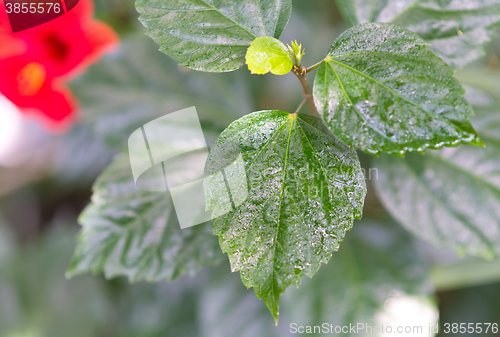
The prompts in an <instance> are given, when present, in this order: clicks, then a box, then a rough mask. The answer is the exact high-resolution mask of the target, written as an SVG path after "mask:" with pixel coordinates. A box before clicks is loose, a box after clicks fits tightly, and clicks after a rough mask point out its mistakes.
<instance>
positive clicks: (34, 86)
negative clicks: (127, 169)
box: [0, 0, 118, 129]
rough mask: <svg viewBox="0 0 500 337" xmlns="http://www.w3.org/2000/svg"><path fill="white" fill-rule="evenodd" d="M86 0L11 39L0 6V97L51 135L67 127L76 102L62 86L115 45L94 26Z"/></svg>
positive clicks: (98, 24)
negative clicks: (37, 120) (44, 126)
mask: <svg viewBox="0 0 500 337" xmlns="http://www.w3.org/2000/svg"><path fill="white" fill-rule="evenodd" d="M92 15H93V4H92V1H91V0H80V1H79V3H78V5H76V7H75V8H73V9H72V10H70V11H69V12H67V13H66V14H65V15H63V16H60V17H59V18H57V19H54V20H52V21H50V22H47V23H45V24H43V25H40V26H37V27H34V28H31V29H28V30H25V31H22V32H18V33H11V30H10V26H9V21H8V17H7V14H6V11H5V9H4V3H3V0H0V93H1V94H3V95H4V96H5V97H6V98H7V99H8V100H10V101H11V102H13V103H14V104H15V105H17V106H18V107H19V108H21V109H22V111H24V112H25V113H32V114H35V115H36V116H38V117H42V121H43V122H45V124H48V125H49V126H50V127H51V128H52V129H61V128H63V127H65V126H68V125H69V124H70V123H71V122H72V121H73V120H74V118H75V116H74V115H75V113H74V112H75V110H76V105H77V104H76V102H75V99H74V97H73V96H72V94H71V92H70V90H69V89H68V88H67V87H66V86H65V85H64V81H66V80H68V79H70V78H72V77H74V76H75V75H76V74H78V73H79V72H81V71H82V70H83V69H85V68H86V67H87V66H88V65H89V63H91V62H93V61H95V60H97V59H98V58H99V57H100V56H101V55H102V54H103V53H104V52H107V51H108V50H109V49H110V48H112V47H114V46H115V44H116V42H117V41H118V37H117V35H116V33H115V32H114V31H113V30H112V29H111V28H110V27H109V26H107V25H106V24H104V23H101V22H99V21H96V20H93V18H92Z"/></svg>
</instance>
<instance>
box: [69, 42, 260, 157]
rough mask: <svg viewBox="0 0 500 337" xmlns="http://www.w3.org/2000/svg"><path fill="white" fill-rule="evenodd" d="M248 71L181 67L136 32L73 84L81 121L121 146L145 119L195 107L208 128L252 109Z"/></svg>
mask: <svg viewBox="0 0 500 337" xmlns="http://www.w3.org/2000/svg"><path fill="white" fill-rule="evenodd" d="M186 70H188V71H187V72H186ZM245 75H246V74H245V72H243V73H232V74H226V75H224V76H220V75H218V74H207V73H199V72H193V71H189V69H184V70H183V69H179V67H178V66H177V64H176V62H175V61H174V60H172V59H170V58H168V57H167V56H165V55H164V54H162V53H160V52H159V51H158V50H157V48H156V45H155V44H154V42H152V41H150V39H149V38H148V37H146V36H133V37H129V38H127V39H126V40H125V41H124V42H123V43H122V45H121V47H120V49H119V50H118V51H117V52H116V53H114V54H112V55H107V56H106V57H105V58H103V60H101V61H100V62H99V63H98V64H96V65H93V66H92V67H90V68H89V70H88V71H86V72H85V74H83V75H82V76H80V77H78V78H77V79H76V80H75V81H73V82H72V84H71V87H72V89H73V91H74V92H75V94H76V95H77V97H78V99H79V101H80V102H81V105H82V112H81V115H82V118H83V121H84V122H85V123H87V124H89V125H90V126H91V128H92V130H93V132H94V133H95V134H96V135H97V136H98V137H99V138H102V139H104V140H105V141H106V143H107V144H108V145H110V146H112V147H114V148H116V149H118V150H120V149H121V148H122V147H123V146H124V145H125V144H126V141H127V139H128V137H129V136H130V134H131V133H132V132H133V131H135V130H136V129H137V128H139V127H141V126H142V125H143V124H144V123H146V122H149V121H151V120H153V119H155V118H158V117H161V116H164V115H165V114H167V113H170V112H173V111H176V110H181V109H185V108H187V107H190V106H196V108H197V111H198V115H199V117H200V119H201V121H202V125H203V126H204V127H211V128H213V129H219V130H220V131H222V130H224V128H226V127H227V126H228V125H229V124H230V123H231V122H233V121H234V120H235V119H237V118H238V117H241V116H243V115H244V114H245V113H247V112H249V111H253V105H252V103H251V100H250V98H249V97H248V91H249V90H248V88H247V86H246V78H242V76H243V77H244V76H245ZM248 77H250V75H248ZM220 131H219V132H220Z"/></svg>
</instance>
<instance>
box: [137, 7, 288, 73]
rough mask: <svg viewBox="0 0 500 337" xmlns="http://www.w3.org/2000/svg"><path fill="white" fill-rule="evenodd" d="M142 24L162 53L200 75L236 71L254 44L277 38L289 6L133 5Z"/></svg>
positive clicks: (284, 23) (285, 22)
mask: <svg viewBox="0 0 500 337" xmlns="http://www.w3.org/2000/svg"><path fill="white" fill-rule="evenodd" d="M136 8H137V11H138V12H139V13H140V14H141V17H140V20H141V22H142V23H143V24H144V26H145V27H146V28H147V30H148V35H149V36H150V37H151V38H153V40H155V42H156V43H157V44H159V45H160V47H161V48H160V50H161V51H163V52H164V53H166V54H167V55H169V56H171V57H172V58H174V59H176V60H177V61H179V64H180V65H183V66H186V67H189V68H192V69H196V70H202V71H210V72H225V71H232V70H236V69H238V68H240V67H241V66H242V65H243V64H244V62H245V53H246V50H247V48H248V47H249V46H250V44H251V43H252V41H253V40H254V39H255V38H256V37H259V36H272V37H275V38H279V37H280V35H281V33H282V32H283V29H284V28H285V26H286V24H287V23H288V20H289V18H290V14H291V11H292V1H291V0H224V1H216V0H182V1H174V0H137V2H136Z"/></svg>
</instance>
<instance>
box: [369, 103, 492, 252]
mask: <svg viewBox="0 0 500 337" xmlns="http://www.w3.org/2000/svg"><path fill="white" fill-rule="evenodd" d="M499 111H500V106H499V105H497V106H496V107H489V108H485V107H482V108H479V107H478V108H476V112H477V116H476V117H475V118H474V122H475V124H476V126H477V127H478V130H479V132H481V135H482V138H483V140H484V142H485V144H486V148H473V147H469V146H464V147H460V148H455V149H451V148H450V149H445V150H442V151H440V152H435V151H430V152H428V153H426V154H425V155H417V154H415V155H409V156H408V157H407V158H406V160H403V159H399V158H395V157H391V156H383V157H381V158H380V159H377V161H376V165H375V166H376V168H377V169H378V170H379V179H378V180H376V181H375V187H376V189H377V192H378V194H379V196H380V198H381V200H382V201H383V203H384V205H385V207H386V208H387V209H388V210H389V212H390V213H391V214H392V215H393V217H394V218H396V219H397V220H398V221H399V222H401V224H403V225H404V226H405V227H406V228H407V229H408V230H410V231H412V232H413V233H415V234H416V235H418V236H420V237H422V238H424V239H426V240H427V241H430V242H432V243H434V244H435V245H437V246H440V247H447V248H450V249H452V250H454V251H456V252H457V253H459V254H460V255H463V254H464V253H470V254H473V255H479V256H483V257H486V258H492V257H493V256H495V255H498V254H499V253H500V220H499V219H500V175H499V172H500V133H499V132H498V130H500V113H499Z"/></svg>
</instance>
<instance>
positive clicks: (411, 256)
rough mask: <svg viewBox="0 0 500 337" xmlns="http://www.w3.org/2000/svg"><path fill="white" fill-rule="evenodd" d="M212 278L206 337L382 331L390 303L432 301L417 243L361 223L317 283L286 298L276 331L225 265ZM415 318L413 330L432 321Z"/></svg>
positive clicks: (377, 224)
mask: <svg viewBox="0 0 500 337" xmlns="http://www.w3.org/2000/svg"><path fill="white" fill-rule="evenodd" d="M210 274H211V277H210V278H209V280H207V282H206V284H205V286H204V287H203V289H202V295H201V296H200V306H199V307H200V313H199V317H200V322H201V326H200V328H201V331H203V333H202V334H201V336H206V337H208V336H217V337H234V336H245V337H253V336H259V337H260V336H262V337H283V336H288V337H289V336H293V335H294V334H292V333H291V325H290V324H291V323H296V324H298V325H300V326H321V325H322V324H323V323H328V324H333V325H334V326H336V325H338V326H344V325H347V326H348V325H349V323H351V324H354V325H355V324H356V323H361V322H366V323H372V324H371V325H372V326H374V325H380V323H381V322H379V321H378V320H377V318H378V315H377V314H380V313H381V312H383V310H384V309H383V306H384V302H385V301H386V300H387V299H389V298H404V297H411V298H414V296H418V297H424V298H425V297H426V296H429V295H431V294H432V293H433V288H432V286H431V285H430V284H429V282H428V277H427V276H428V265H427V263H426V260H425V259H424V257H423V255H422V253H421V252H420V251H419V250H418V249H417V245H416V243H415V240H413V237H412V236H411V235H410V234H409V233H407V232H406V231H405V230H403V229H402V228H401V227H400V226H397V225H396V224H394V223H383V222H381V221H374V220H365V219H363V220H362V221H356V222H355V224H354V227H353V230H352V231H351V232H350V233H349V235H347V236H346V238H345V241H344V242H343V243H342V248H341V249H340V250H339V251H338V252H336V253H335V254H333V256H332V258H331V260H330V261H329V262H328V264H327V265H326V266H323V267H322V268H321V269H320V270H319V271H318V273H317V274H316V275H315V276H314V278H312V279H309V278H305V279H304V280H303V281H302V282H301V285H300V288H299V289H294V288H292V289H289V290H287V291H286V292H285V294H284V295H283V296H282V298H281V300H280V302H281V306H282V310H281V313H280V324H279V325H278V326H277V327H276V328H272V327H271V324H272V321H271V317H270V316H269V313H268V312H267V310H266V307H265V305H264V304H263V303H262V302H261V301H258V300H257V299H256V298H255V296H254V295H253V294H252V292H251V291H249V290H247V289H245V287H244V286H243V285H242V284H241V282H239V281H238V279H237V278H234V276H236V275H234V274H232V275H228V271H227V267H226V266H225V265H223V266H221V267H219V268H218V269H211V270H210ZM433 309H434V310H436V309H435V308H433ZM436 311H437V310H436ZM412 318H413V319H412V323H417V321H416V320H417V319H418V318H421V319H423V320H424V321H425V318H423V317H412ZM428 323H430V322H429V321H425V323H424V324H425V325H427V324H428ZM316 332H317V331H316ZM297 335H299V334H297ZM304 335H307V336H325V335H328V334H324V333H323V334H321V333H316V334H304ZM331 335H332V336H334V335H335V334H331ZM339 335H340V334H339ZM344 335H346V336H347V335H348V334H342V336H344ZM352 335H357V336H360V335H363V334H352ZM370 336H371V335H370Z"/></svg>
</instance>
